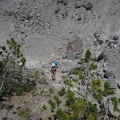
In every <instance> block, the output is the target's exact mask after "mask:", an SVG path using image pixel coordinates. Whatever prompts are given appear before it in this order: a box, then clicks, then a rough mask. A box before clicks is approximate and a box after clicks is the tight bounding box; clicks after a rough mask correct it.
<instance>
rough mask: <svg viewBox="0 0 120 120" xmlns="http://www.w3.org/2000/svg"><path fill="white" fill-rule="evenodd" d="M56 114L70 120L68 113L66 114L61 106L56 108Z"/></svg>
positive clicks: (62, 119)
mask: <svg viewBox="0 0 120 120" xmlns="http://www.w3.org/2000/svg"><path fill="white" fill-rule="evenodd" d="M56 114H57V116H58V117H59V118H60V119H61V120H70V118H69V115H67V114H66V113H65V112H64V111H63V110H62V109H61V108H58V110H57V112H56Z"/></svg>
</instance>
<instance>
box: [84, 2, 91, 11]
mask: <svg viewBox="0 0 120 120" xmlns="http://www.w3.org/2000/svg"><path fill="white" fill-rule="evenodd" d="M83 6H84V8H85V9H86V10H91V9H92V7H93V4H92V3H91V2H88V3H86V4H84V5H83Z"/></svg>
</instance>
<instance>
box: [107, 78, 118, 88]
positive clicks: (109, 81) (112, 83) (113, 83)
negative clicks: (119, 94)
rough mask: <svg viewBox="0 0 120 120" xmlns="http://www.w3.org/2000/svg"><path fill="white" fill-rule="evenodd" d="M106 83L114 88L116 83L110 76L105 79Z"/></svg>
mask: <svg viewBox="0 0 120 120" xmlns="http://www.w3.org/2000/svg"><path fill="white" fill-rule="evenodd" d="M107 83H109V84H110V87H111V88H112V89H116V88H117V83H116V81H115V80H114V79H113V78H112V77H111V78H109V79H108V80H107Z"/></svg>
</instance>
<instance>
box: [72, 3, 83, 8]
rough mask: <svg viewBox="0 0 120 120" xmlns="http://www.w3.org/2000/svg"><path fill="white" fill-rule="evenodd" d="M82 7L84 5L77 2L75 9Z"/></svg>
mask: <svg viewBox="0 0 120 120" xmlns="http://www.w3.org/2000/svg"><path fill="white" fill-rule="evenodd" d="M81 6H82V4H81V3H80V2H79V3H78V2H77V3H75V4H74V7H75V9H77V8H80V7H81Z"/></svg>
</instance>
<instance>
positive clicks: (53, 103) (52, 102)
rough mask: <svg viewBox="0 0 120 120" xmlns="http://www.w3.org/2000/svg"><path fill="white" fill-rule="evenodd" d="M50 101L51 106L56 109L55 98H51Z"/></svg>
mask: <svg viewBox="0 0 120 120" xmlns="http://www.w3.org/2000/svg"><path fill="white" fill-rule="evenodd" d="M48 103H49V105H50V106H51V108H53V109H55V107H56V104H55V102H54V101H53V100H49V101H48Z"/></svg>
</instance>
